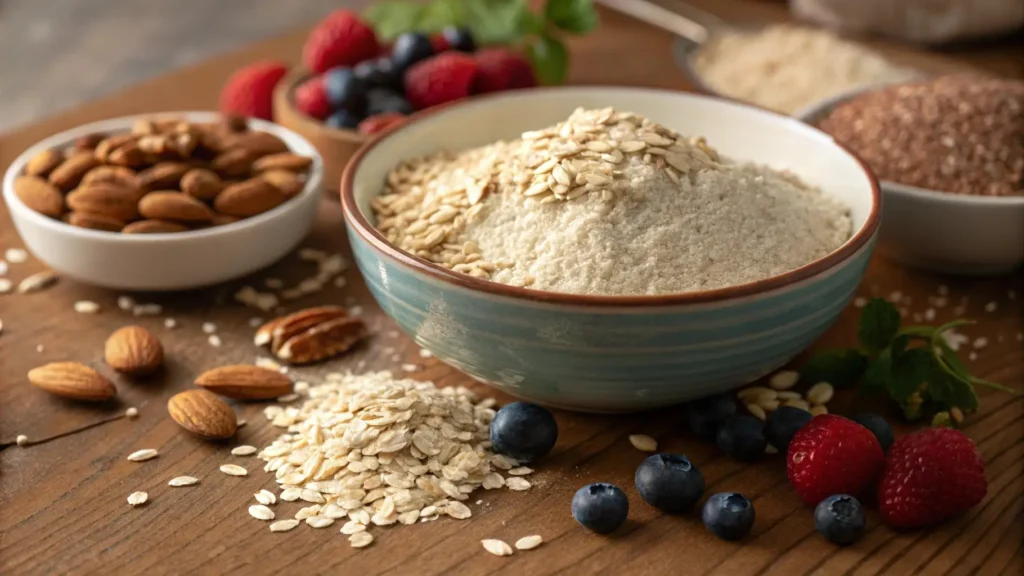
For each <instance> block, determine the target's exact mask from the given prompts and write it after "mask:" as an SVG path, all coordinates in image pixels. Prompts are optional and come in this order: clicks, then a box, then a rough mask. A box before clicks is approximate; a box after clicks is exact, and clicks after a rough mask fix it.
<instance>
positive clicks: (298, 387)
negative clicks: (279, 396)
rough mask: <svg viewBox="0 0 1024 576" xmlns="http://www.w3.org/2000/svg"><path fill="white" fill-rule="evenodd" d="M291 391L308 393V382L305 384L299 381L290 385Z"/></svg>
mask: <svg viewBox="0 0 1024 576" xmlns="http://www.w3.org/2000/svg"><path fill="white" fill-rule="evenodd" d="M292 390H295V391H296V392H299V393H303V392H308V391H309V382H306V381H305V380H299V381H298V382H296V383H295V384H294V385H292Z"/></svg>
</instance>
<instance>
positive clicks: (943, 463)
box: [878, 428, 988, 528]
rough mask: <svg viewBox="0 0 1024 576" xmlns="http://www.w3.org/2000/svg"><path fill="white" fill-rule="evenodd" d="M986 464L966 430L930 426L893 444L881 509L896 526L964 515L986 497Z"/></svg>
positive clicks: (882, 484)
mask: <svg viewBox="0 0 1024 576" xmlns="http://www.w3.org/2000/svg"><path fill="white" fill-rule="evenodd" d="M987 491H988V482H986V481H985V463H984V462H982V460H981V456H979V455H978V451H977V450H976V449H975V447H974V442H972V441H971V439H970V438H968V437H967V436H966V435H964V433H963V432H960V431H959V430H953V429H952V428H929V429H926V430H922V431H920V432H917V433H915V434H909V435H907V436H904V437H902V438H900V439H899V440H897V441H896V442H895V443H893V445H892V448H889V455H888V456H887V457H886V459H885V470H884V472H883V473H882V481H881V482H880V483H879V484H878V511H879V512H880V513H881V516H882V521H883V522H885V523H886V524H888V525H890V526H892V527H894V528H920V527H923V526H931V525H932V524H938V523H939V522H942V521H943V520H945V519H947V518H951V517H953V516H957V515H959V514H963V513H964V512H966V511H967V510H969V509H970V508H972V507H973V506H974V505H976V504H977V503H979V502H981V500H982V499H983V498H984V497H985V493H986V492H987Z"/></svg>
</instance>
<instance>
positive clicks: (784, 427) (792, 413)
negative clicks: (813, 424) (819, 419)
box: [764, 406, 814, 454]
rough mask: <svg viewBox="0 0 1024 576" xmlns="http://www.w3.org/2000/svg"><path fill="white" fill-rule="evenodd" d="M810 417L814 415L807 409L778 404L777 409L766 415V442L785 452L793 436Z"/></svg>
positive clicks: (812, 417)
mask: <svg viewBox="0 0 1024 576" xmlns="http://www.w3.org/2000/svg"><path fill="white" fill-rule="evenodd" d="M812 419H814V416H813V415H812V414H811V413H810V412H808V411H807V410H801V409H799V408H795V407H793V406H780V407H779V409H778V410H775V411H774V412H772V413H771V414H769V415H768V423H767V424H766V425H765V428H764V433H765V436H767V437H768V442H769V443H770V444H771V445H772V446H775V447H776V448H777V449H778V450H779V452H782V453H783V454H785V453H786V449H787V448H789V442H790V441H791V440H793V436H795V435H796V433H797V431H798V430H800V429H801V428H803V427H804V425H805V424H807V423H808V422H810V421H811V420H812Z"/></svg>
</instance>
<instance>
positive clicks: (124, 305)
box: [117, 296, 135, 312]
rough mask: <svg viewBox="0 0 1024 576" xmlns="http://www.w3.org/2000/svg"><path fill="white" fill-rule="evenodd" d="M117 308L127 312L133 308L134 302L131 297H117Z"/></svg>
mask: <svg viewBox="0 0 1024 576" xmlns="http://www.w3.org/2000/svg"><path fill="white" fill-rule="evenodd" d="M117 307H118V308H120V309H121V310H124V311H125V312H127V311H129V310H131V309H132V308H134V307H135V300H134V299H133V298H132V297H131V296H118V297H117Z"/></svg>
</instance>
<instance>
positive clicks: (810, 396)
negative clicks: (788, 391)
mask: <svg viewBox="0 0 1024 576" xmlns="http://www.w3.org/2000/svg"><path fill="white" fill-rule="evenodd" d="M834 394H835V388H833V387H832V385H831V384H829V383H828V382H818V383H817V384H815V385H814V386H811V388H810V389H809V390H808V391H807V401H808V402H810V403H811V404H828V401H829V400H831V399H832V396H833V395H834Z"/></svg>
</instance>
